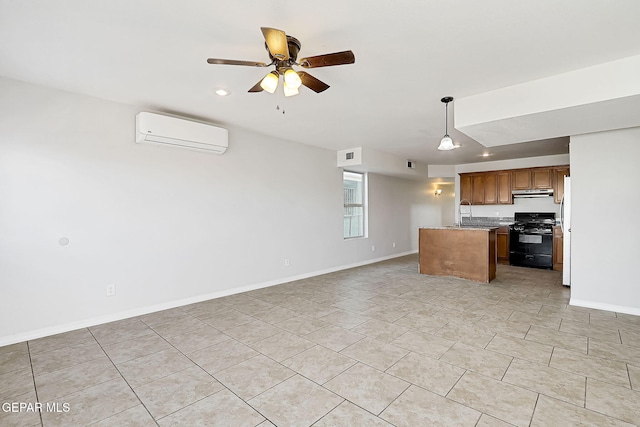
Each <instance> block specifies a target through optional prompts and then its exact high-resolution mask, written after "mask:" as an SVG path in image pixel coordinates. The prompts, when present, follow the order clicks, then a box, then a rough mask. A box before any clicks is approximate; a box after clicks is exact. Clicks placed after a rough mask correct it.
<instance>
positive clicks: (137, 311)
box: [0, 250, 418, 347]
mask: <svg viewBox="0 0 640 427" xmlns="http://www.w3.org/2000/svg"><path fill="white" fill-rule="evenodd" d="M417 252H418V251H417V250H415V251H409V252H402V253H399V254H393V255H389V256H385V257H381V258H375V259H369V260H365V261H361V262H357V263H353V264H347V265H341V266H337V267H331V268H326V269H323V270H318V271H313V272H310V273H304V274H299V275H296V276H289V277H283V278H280V279H275V280H270V281H267V282H262V283H255V284H252V285H247V286H241V287H237V288H232V289H225V290H222V291H217V292H212V293H209V294H205V295H198V296H196V297H191V298H184V299H180V300H175V301H169V302H166V303H162V304H155V305H151V306H145V307H138V308H134V309H131V310H126V311H119V312H116V313H111V314H108V315H104V316H99V317H92V318H89V319H82V320H79V321H77V322H70V323H64V324H61V325H55V326H51V327H47V328H41V329H36V330H33V331H29V332H24V333H19V334H13V335H7V336H4V337H0V347H3V346H5V345H10V344H15V343H19V342H23V341H28V340H33V339H37V338H42V337H48V336H50V335H56V334H61V333H64V332H69V331H74V330H76V329H82V328H88V327H91V326H96V325H101V324H103V323H109V322H115V321H117V320H122V319H128V318H130V317H136V316H142V315H144V314H149V313H155V312H156V311H162V310H168V309H171V308H176V307H182V306H184V305H189V304H194V303H197V302H202V301H207V300H210V299H215V298H220V297H225V296H228V295H234V294H239V293H242V292H248V291H254V290H256V289H262V288H267V287H269V286H275V285H281V284H283V283H288V282H293V281H296V280H302V279H308V278H310V277H315V276H321V275H323V274H328V273H333V272H336V271H341V270H348V269H350V268H355V267H361V266H363V265H368V264H375V263H377V262H382V261H387V260H390V259H394V258H400V257H403V256H406V255H411V254H415V253H417Z"/></svg>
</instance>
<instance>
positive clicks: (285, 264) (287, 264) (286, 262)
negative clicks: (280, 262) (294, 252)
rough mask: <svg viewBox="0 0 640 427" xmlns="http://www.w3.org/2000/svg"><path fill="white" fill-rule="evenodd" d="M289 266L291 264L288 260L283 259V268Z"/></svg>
mask: <svg viewBox="0 0 640 427" xmlns="http://www.w3.org/2000/svg"><path fill="white" fill-rule="evenodd" d="M289 265H291V263H290V262H289V258H285V259H284V266H285V267H289Z"/></svg>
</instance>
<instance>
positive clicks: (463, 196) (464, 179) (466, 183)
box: [460, 174, 472, 203]
mask: <svg viewBox="0 0 640 427" xmlns="http://www.w3.org/2000/svg"><path fill="white" fill-rule="evenodd" d="M471 185H472V183H471V175H469V174H460V201H462V200H467V201H468V202H469V203H471V199H472V196H471Z"/></svg>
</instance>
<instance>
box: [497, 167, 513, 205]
mask: <svg viewBox="0 0 640 427" xmlns="http://www.w3.org/2000/svg"><path fill="white" fill-rule="evenodd" d="M496 180H497V183H498V204H499V205H510V204H512V203H513V197H512V196H511V172H509V171H502V172H498V173H496Z"/></svg>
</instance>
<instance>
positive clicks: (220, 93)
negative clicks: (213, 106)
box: [216, 89, 231, 96]
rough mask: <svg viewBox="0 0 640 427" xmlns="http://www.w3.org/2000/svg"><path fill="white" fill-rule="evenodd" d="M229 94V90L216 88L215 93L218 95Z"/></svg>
mask: <svg viewBox="0 0 640 427" xmlns="http://www.w3.org/2000/svg"><path fill="white" fill-rule="evenodd" d="M230 94H231V92H229V91H228V90H226V89H218V90H216V95H218V96H227V95H230Z"/></svg>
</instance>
